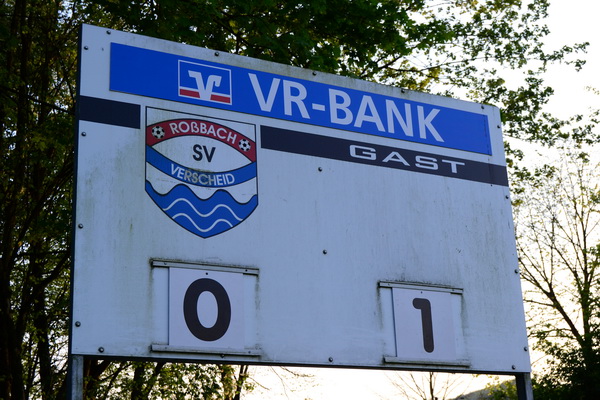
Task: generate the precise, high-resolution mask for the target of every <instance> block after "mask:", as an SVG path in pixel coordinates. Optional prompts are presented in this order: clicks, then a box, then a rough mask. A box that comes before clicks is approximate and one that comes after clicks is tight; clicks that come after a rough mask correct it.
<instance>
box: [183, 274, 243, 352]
mask: <svg viewBox="0 0 600 400" xmlns="http://www.w3.org/2000/svg"><path fill="white" fill-rule="evenodd" d="M204 292H210V293H212V294H213V296H215V299H216V300H217V321H216V322H215V324H214V325H213V326H212V327H208V328H207V327H205V326H204V325H202V322H200V319H199V318H198V299H199V298H200V295H201V294H202V293H204ZM183 316H184V318H185V323H186V325H187V327H188V329H189V330H190V332H192V334H193V335H194V336H196V337H197V338H198V339H200V340H204V341H206V342H213V341H215V340H218V339H220V338H222V337H223V336H224V335H225V333H226V332H227V329H229V324H230V323H231V302H230V301H229V296H228V295H227V291H226V290H225V288H224V287H223V286H222V285H221V284H220V283H219V282H217V281H215V280H213V279H208V278H203V279H198V280H196V281H194V282H192V284H191V285H190V286H189V287H188V289H187V290H186V292H185V297H184V299H183Z"/></svg>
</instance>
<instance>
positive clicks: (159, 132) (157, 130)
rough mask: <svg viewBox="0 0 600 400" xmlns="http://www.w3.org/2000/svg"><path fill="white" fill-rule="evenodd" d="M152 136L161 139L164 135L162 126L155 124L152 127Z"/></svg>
mask: <svg viewBox="0 0 600 400" xmlns="http://www.w3.org/2000/svg"><path fill="white" fill-rule="evenodd" d="M152 136H154V137H155V138H157V139H162V138H163V137H165V130H164V129H163V128H162V126H158V125H157V126H155V127H154V128H152Z"/></svg>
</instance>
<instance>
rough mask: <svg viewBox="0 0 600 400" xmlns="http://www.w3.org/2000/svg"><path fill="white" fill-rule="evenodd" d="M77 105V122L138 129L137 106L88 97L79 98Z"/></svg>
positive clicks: (138, 113)
mask: <svg viewBox="0 0 600 400" xmlns="http://www.w3.org/2000/svg"><path fill="white" fill-rule="evenodd" d="M77 104H78V105H77V107H78V119H79V120H82V121H90V122H98V123H101V124H108V125H117V126H123V127H126V128H135V129H139V128H140V109H141V107H140V105H139V104H131V103H123V102H121V101H113V100H106V99H100V98H97V97H88V96H79V101H78V103H77Z"/></svg>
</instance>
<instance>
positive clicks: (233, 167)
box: [146, 115, 258, 238]
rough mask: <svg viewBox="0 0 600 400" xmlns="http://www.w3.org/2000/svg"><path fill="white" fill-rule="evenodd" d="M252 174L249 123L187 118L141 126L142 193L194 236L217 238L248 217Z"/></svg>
mask: <svg viewBox="0 0 600 400" xmlns="http://www.w3.org/2000/svg"><path fill="white" fill-rule="evenodd" d="M242 131H243V133H242ZM256 172H257V169H256V143H255V132H254V126H252V125H247V124H241V123H230V122H229V121H219V120H215V119H202V118H200V117H198V118H197V117H194V116H187V115H186V116H181V118H172V119H163V120H158V121H156V122H152V123H147V124H146V193H148V195H149V196H150V198H151V199H152V200H153V201H154V203H155V204H156V205H157V206H158V207H159V208H160V209H161V210H162V211H163V212H164V213H165V214H166V215H167V216H169V218H171V219H172V220H173V221H174V222H176V223H177V224H178V225H180V226H181V227H183V228H185V229H186V230H188V231H189V232H191V233H193V234H195V235H197V236H200V237H202V238H209V237H212V236H215V235H218V234H220V233H223V232H225V231H228V230H229V229H232V228H234V227H236V226H237V225H239V224H241V223H242V222H243V221H244V220H245V219H246V218H248V217H249V216H250V214H252V212H253V211H254V210H255V209H256V207H257V206H258V193H257V176H256Z"/></svg>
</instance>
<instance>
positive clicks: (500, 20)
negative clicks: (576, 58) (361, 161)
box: [0, 0, 582, 399]
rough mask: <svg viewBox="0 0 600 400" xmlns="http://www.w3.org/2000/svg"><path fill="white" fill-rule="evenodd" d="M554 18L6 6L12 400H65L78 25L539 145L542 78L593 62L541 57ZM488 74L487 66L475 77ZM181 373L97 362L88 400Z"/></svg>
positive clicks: (430, 10)
mask: <svg viewBox="0 0 600 400" xmlns="http://www.w3.org/2000/svg"><path fill="white" fill-rule="evenodd" d="M546 9H547V2H546V1H545V0H531V1H530V2H529V3H528V5H527V7H524V6H523V5H522V4H521V1H518V0H511V1H498V0H487V1H481V2H475V1H465V0H448V1H446V2H434V1H430V0H402V1H398V0H352V1H347V0H313V1H299V0H296V1H285V2H282V1H275V0H187V1H181V0H154V1H133V0H130V1H112V0H97V1H88V0H76V1H59V0H52V1H40V0H7V1H5V2H2V4H1V5H0V44H1V45H0V87H1V89H2V90H1V91H0V127H1V129H2V135H1V139H0V151H1V154H2V157H1V161H0V162H1V169H0V171H1V172H0V173H1V174H2V179H1V180H0V201H1V204H2V209H1V211H0V235H1V237H2V243H1V245H0V252H1V259H0V278H1V279H0V326H1V327H2V329H0V398H4V399H23V398H27V397H40V398H44V399H51V398H61V397H63V396H64V390H65V369H66V364H65V363H66V360H65V352H66V340H67V332H68V315H67V310H68V301H69V272H70V271H69V265H70V262H71V260H70V242H71V240H70V232H71V228H70V227H71V223H72V221H71V206H72V204H71V201H72V198H71V192H72V174H73V143H72V142H73V140H72V126H73V118H74V109H75V108H74V107H75V93H76V88H75V82H76V79H75V73H76V48H77V46H76V43H77V31H78V26H79V24H80V23H82V22H87V23H93V24H96V25H103V26H106V27H107V28H113V29H123V30H128V31H132V32H137V33H140V34H145V35H150V36H155V37H160V38H163V39H167V40H174V41H180V42H185V43H188V44H192V45H200V46H204V47H209V48H214V49H217V50H222V51H229V52H234V53H237V54H242V55H247V56H251V57H258V58H262V59H266V60H271V61H277V62H281V63H285V64H292V65H296V66H301V67H306V68H312V69H315V70H321V71H327V72H333V73H339V74H343V75H348V76H353V77H359V78H362V79H368V80H374V81H380V82H383V83H388V84H394V85H398V86H401V87H405V88H409V89H418V90H425V91H433V92H436V91H437V92H444V93H448V94H453V93H455V94H456V93H460V94H461V95H463V96H469V97H470V98H472V99H474V100H482V101H489V102H495V103H497V104H499V105H500V106H501V107H502V108H503V109H504V110H505V111H506V113H505V114H504V115H505V119H506V122H507V126H508V127H509V132H510V133H511V134H513V135H515V136H522V133H521V132H524V131H530V132H532V133H530V135H531V137H534V138H535V137H536V135H538V133H537V132H538V131H543V132H544V134H549V133H548V132H549V131H551V130H550V129H546V127H552V126H553V124H555V123H557V122H551V123H548V124H546V125H544V124H542V125H544V129H538V130H535V129H534V128H535V127H538V126H539V125H540V124H539V121H538V117H539V115H540V113H541V111H540V110H541V105H542V104H543V103H544V102H545V101H546V100H547V98H548V96H549V95H550V93H551V91H550V90H549V89H547V88H545V87H544V86H543V82H542V81H541V80H540V79H539V77H538V74H539V72H540V71H541V70H543V68H544V66H545V64H546V63H548V62H553V61H560V60H566V59H567V57H568V55H569V54H570V53H572V52H575V51H577V50H580V49H581V48H582V47H581V46H574V47H565V48H562V49H559V50H558V51H555V52H550V53H545V52H544V51H543V50H542V46H541V44H542V39H543V37H544V36H545V35H546V33H547V30H546V29H545V27H544V26H543V25H540V24H539V20H540V18H542V17H543V16H544V15H545V13H546ZM342 11H343V12H342ZM476 60H482V61H485V62H488V64H487V66H486V67H482V68H477V67H475V65H474V62H475V61H476ZM531 60H537V62H538V63H539V66H538V67H536V68H534V70H532V72H531V73H530V74H529V78H528V79H527V80H526V81H525V82H524V84H523V85H522V86H521V87H518V88H516V89H510V90H509V89H507V87H506V85H505V82H503V81H502V80H501V79H500V78H498V76H497V73H496V71H495V70H494V69H493V68H492V67H491V64H492V62H494V63H495V65H498V66H508V67H511V68H525V67H527V65H528V62H530V61H531ZM439 85H443V86H439ZM524 104H525V105H527V106H528V107H527V110H526V111H525V110H524V108H525V107H523V105H524ZM179 368H181V369H178V370H173V369H171V368H170V367H167V366H160V364H154V365H149V364H143V365H138V364H130V363H116V364H115V363H113V362H111V361H107V360H97V361H96V360H87V361H86V369H85V370H86V374H87V378H88V389H89V390H90V393H99V392H98V391H103V392H102V393H109V392H108V391H107V388H114V387H115V386H114V385H115V383H116V382H126V380H127V379H128V378H127V376H128V374H133V375H132V376H133V378H134V379H133V380H134V381H135V384H133V385H132V386H130V392H129V393H130V395H132V396H134V397H138V398H139V397H144V396H150V397H151V396H152V393H153V392H152V391H148V388H149V387H152V388H155V387H158V386H156V385H158V382H161V379H167V378H169V377H171V378H173V377H175V376H178V375H177V374H179V373H180V372H182V371H186V368H187V367H179ZM151 371H152V372H151ZM188 373H191V374H192V375H193V374H194V373H193V372H190V371H188ZM207 373H208V374H209V375H210V374H217V375H219V374H221V373H220V372H218V370H208V371H207ZM228 374H229V372H228ZM194 376H196V375H194ZM210 376H211V377H214V376H215V375H210ZM219 376H222V374H221V375H219ZM228 376H230V375H228ZM136 377H137V379H135V378H136ZM173 379H175V378H173ZM182 379H183V378H182ZM186 379H187V378H186ZM194 379H204V375H202V376H196V378H194ZM211 379H212V378H211ZM152 383H154V384H153V385H151V384H152ZM220 385H223V382H221V383H220ZM123 387H124V386H123Z"/></svg>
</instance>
